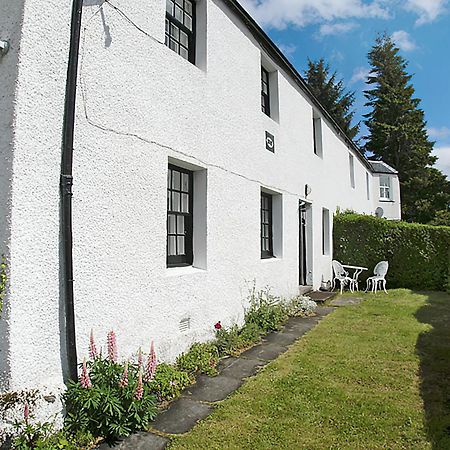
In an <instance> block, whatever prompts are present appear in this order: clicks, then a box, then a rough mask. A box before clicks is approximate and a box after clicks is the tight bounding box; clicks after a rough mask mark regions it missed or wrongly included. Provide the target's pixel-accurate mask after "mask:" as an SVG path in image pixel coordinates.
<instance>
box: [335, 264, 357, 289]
mask: <svg viewBox="0 0 450 450" xmlns="http://www.w3.org/2000/svg"><path fill="white" fill-rule="evenodd" d="M331 264H332V266H333V272H334V277H333V285H332V290H333V291H334V288H335V286H336V280H338V281H339V283H340V285H341V286H340V287H341V294H342V291H343V290H344V287H345V285H346V284H347V283H348V284H349V286H350V290H351V291H352V292H353V278H350V277H349V276H348V272H347V271H346V270H345V269H344V267H343V266H342V264H341V263H340V262H339V261H336V260H333V261H332V263H331Z"/></svg>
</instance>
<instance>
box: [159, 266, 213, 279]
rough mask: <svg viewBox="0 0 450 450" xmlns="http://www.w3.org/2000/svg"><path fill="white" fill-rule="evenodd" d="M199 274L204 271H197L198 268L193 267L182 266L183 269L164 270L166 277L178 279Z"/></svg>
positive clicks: (171, 268) (170, 268)
mask: <svg viewBox="0 0 450 450" xmlns="http://www.w3.org/2000/svg"><path fill="white" fill-rule="evenodd" d="M200 273H206V270H205V269H199V268H198V267H193V266H184V267H167V268H166V277H179V276H183V275H195V274H200Z"/></svg>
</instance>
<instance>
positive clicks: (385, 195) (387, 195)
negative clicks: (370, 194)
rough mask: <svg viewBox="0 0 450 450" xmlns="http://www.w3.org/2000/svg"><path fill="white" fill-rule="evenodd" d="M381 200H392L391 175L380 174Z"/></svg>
mask: <svg viewBox="0 0 450 450" xmlns="http://www.w3.org/2000/svg"><path fill="white" fill-rule="evenodd" d="M380 200H391V177H389V176H386V175H382V176H380Z"/></svg>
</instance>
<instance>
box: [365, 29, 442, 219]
mask: <svg viewBox="0 0 450 450" xmlns="http://www.w3.org/2000/svg"><path fill="white" fill-rule="evenodd" d="M398 53H399V49H398V48H397V47H396V46H395V44H394V42H393V41H392V39H391V38H390V37H388V36H386V35H382V36H379V37H378V38H377V39H376V41H375V45H374V46H373V48H372V50H371V51H370V52H369V54H368V58H369V63H370V65H371V68H372V70H371V72H370V75H369V79H368V84H369V85H370V86H371V89H369V90H367V91H365V92H364V94H365V96H366V98H367V100H368V102H367V103H366V106H369V107H370V108H371V112H370V113H369V114H366V115H365V118H366V120H365V124H366V126H367V128H368V131H369V135H368V136H367V137H366V144H365V150H366V151H367V152H371V153H373V154H374V157H375V158H376V159H382V160H383V161H385V162H386V163H388V164H390V165H392V166H393V167H394V168H396V169H397V170H398V172H399V179H400V187H401V195H402V216H403V218H404V219H405V220H408V221H415V222H421V223H427V222H429V221H431V220H432V219H433V218H434V216H435V214H436V211H438V210H448V207H449V201H450V183H449V182H448V180H447V179H446V177H445V176H444V175H443V174H442V173H441V172H440V171H439V170H437V169H436V168H434V167H432V166H433V164H434V163H435V162H436V159H437V158H436V157H434V156H432V154H431V151H432V150H433V146H434V142H432V141H430V140H429V138H428V135H427V131H426V122H425V118H424V112H423V110H422V109H420V108H419V105H420V99H418V98H415V97H414V93H415V90H414V87H413V85H412V84H411V83H410V81H411V78H412V76H411V75H409V74H408V73H407V65H408V63H407V62H406V60H405V59H404V58H403V57H401V56H400V55H399V54H398Z"/></svg>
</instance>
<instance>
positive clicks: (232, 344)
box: [215, 323, 261, 356]
mask: <svg viewBox="0 0 450 450" xmlns="http://www.w3.org/2000/svg"><path fill="white" fill-rule="evenodd" d="M260 333H261V332H260V329H259V327H258V325H257V324H255V323H245V324H244V326H242V327H239V326H238V325H233V326H231V327H230V328H228V329H226V328H221V329H220V330H217V331H216V340H215V344H216V346H217V349H218V351H219V354H220V355H221V356H231V355H236V354H238V353H240V352H241V351H242V350H244V349H246V348H248V347H250V346H251V345H252V344H254V343H255V342H257V341H258V340H259V338H260Z"/></svg>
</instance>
